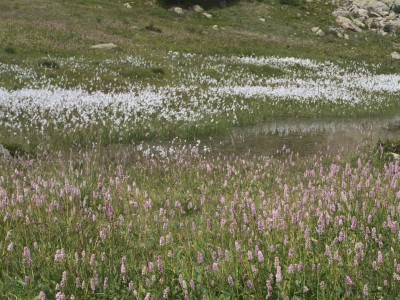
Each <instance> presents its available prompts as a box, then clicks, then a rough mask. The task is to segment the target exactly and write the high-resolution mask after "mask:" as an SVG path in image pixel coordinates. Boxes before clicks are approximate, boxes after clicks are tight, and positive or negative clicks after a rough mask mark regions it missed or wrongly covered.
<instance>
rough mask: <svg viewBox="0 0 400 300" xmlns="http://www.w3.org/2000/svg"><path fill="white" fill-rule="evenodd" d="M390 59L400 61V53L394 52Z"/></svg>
mask: <svg viewBox="0 0 400 300" xmlns="http://www.w3.org/2000/svg"><path fill="white" fill-rule="evenodd" d="M390 57H391V58H392V59H395V60H399V59H400V53H398V52H396V51H393V52H392V53H391V54H390Z"/></svg>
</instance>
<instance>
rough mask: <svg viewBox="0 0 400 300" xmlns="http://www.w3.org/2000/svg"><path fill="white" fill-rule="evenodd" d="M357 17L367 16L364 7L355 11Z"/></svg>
mask: <svg viewBox="0 0 400 300" xmlns="http://www.w3.org/2000/svg"><path fill="white" fill-rule="evenodd" d="M355 14H356V16H357V17H362V18H365V19H366V18H368V10H366V9H364V8H359V9H357V10H356V11H355Z"/></svg>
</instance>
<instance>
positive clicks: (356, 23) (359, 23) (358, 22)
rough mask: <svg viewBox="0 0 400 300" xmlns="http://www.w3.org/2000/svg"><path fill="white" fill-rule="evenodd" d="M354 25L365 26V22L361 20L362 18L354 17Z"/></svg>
mask: <svg viewBox="0 0 400 300" xmlns="http://www.w3.org/2000/svg"><path fill="white" fill-rule="evenodd" d="M353 23H354V25H356V26H358V27H360V28H364V27H365V24H364V23H363V22H362V21H361V20H360V19H354V20H353Z"/></svg>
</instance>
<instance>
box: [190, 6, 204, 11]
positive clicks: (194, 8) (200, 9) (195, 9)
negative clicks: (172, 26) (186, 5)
mask: <svg viewBox="0 0 400 300" xmlns="http://www.w3.org/2000/svg"><path fill="white" fill-rule="evenodd" d="M192 10H193V11H194V12H196V13H201V12H203V11H204V9H203V8H202V7H201V6H200V5H194V6H193V7H192Z"/></svg>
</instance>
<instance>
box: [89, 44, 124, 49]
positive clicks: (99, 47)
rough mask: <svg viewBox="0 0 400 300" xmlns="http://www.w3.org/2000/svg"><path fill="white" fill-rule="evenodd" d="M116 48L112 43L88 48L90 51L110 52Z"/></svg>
mask: <svg viewBox="0 0 400 300" xmlns="http://www.w3.org/2000/svg"><path fill="white" fill-rule="evenodd" d="M117 47H118V46H117V45H115V44H113V43H108V44H97V45H93V46H90V49H99V50H111V49H114V48H117Z"/></svg>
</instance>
